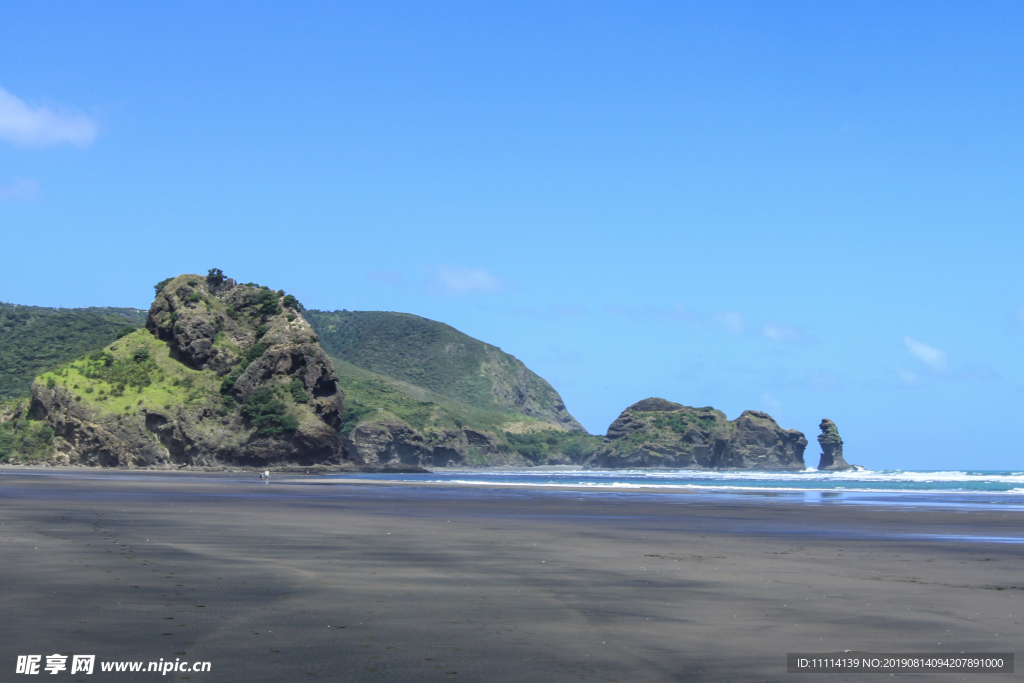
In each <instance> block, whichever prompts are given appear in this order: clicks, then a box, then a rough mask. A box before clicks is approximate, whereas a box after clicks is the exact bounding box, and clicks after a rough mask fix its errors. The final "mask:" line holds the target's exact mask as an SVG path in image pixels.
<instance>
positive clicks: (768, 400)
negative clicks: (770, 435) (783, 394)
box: [761, 394, 784, 419]
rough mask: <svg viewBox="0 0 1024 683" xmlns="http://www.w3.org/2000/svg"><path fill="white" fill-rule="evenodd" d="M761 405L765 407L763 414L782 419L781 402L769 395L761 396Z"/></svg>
mask: <svg viewBox="0 0 1024 683" xmlns="http://www.w3.org/2000/svg"><path fill="white" fill-rule="evenodd" d="M761 405H763V406H764V407H765V412H766V413H768V414H769V415H771V416H772V417H774V418H776V419H779V418H782V417H784V412H783V410H782V401H780V400H779V399H777V398H775V397H774V396H772V395H771V394H761Z"/></svg>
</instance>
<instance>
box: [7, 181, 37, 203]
mask: <svg viewBox="0 0 1024 683" xmlns="http://www.w3.org/2000/svg"><path fill="white" fill-rule="evenodd" d="M42 194H43V188H41V187H39V183H37V182H36V181H34V180H27V179H25V178H18V179H16V180H15V181H14V182H13V183H11V184H10V185H8V184H6V183H0V202H2V201H6V200H8V199H10V200H14V201H22V202H30V201H33V200H35V199H39V197H40V196H41V195H42Z"/></svg>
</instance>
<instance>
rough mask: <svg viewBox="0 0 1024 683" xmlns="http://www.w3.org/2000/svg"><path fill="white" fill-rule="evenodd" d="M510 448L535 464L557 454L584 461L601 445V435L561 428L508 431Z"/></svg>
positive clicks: (575, 461)
mask: <svg viewBox="0 0 1024 683" xmlns="http://www.w3.org/2000/svg"><path fill="white" fill-rule="evenodd" d="M505 438H507V439H508V449H509V450H511V451H513V452H516V453H519V454H520V455H521V456H523V457H524V458H526V459H527V460H529V461H530V462H532V463H534V464H538V465H539V464H543V463H545V462H548V460H549V459H550V458H552V457H554V456H557V455H564V456H566V457H568V458H569V459H570V460H571V461H572V462H574V463H579V462H583V460H585V459H586V458H587V457H589V456H590V455H592V454H593V453H594V452H595V451H596V450H597V449H598V448H600V446H601V442H602V440H603V438H602V437H600V436H591V435H590V434H580V433H579V432H566V431H562V430H560V429H558V430H556V429H545V430H543V431H539V432H533V433H529V434H513V433H512V432H506V433H505Z"/></svg>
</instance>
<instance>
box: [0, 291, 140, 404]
mask: <svg viewBox="0 0 1024 683" xmlns="http://www.w3.org/2000/svg"><path fill="white" fill-rule="evenodd" d="M145 322H146V312H145V311H140V310H137V309H134V308H40V307H37V306H16V305H12V304H0V399H5V398H17V397H21V396H28V394H29V392H30V390H31V388H32V379H33V378H34V377H36V376H37V375H38V374H40V373H43V372H46V371H48V370H51V369H53V368H56V367H58V366H60V365H62V364H64V363H67V362H68V361H70V360H71V359H73V358H77V357H79V356H81V355H82V354H85V353H88V352H89V351H92V350H94V349H99V348H103V347H104V346H106V345H107V344H109V343H111V342H113V341H114V340H116V339H118V338H119V337H123V336H125V335H126V334H130V333H131V332H133V331H134V330H136V329H138V327H140V326H141V325H144V324H145Z"/></svg>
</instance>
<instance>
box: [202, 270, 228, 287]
mask: <svg viewBox="0 0 1024 683" xmlns="http://www.w3.org/2000/svg"><path fill="white" fill-rule="evenodd" d="M226 279H227V278H226V277H224V271H223V270H221V269H220V268H210V272H208V273H207V274H206V284H207V286H209V287H217V286H219V285H222V284H224V280H226Z"/></svg>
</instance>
